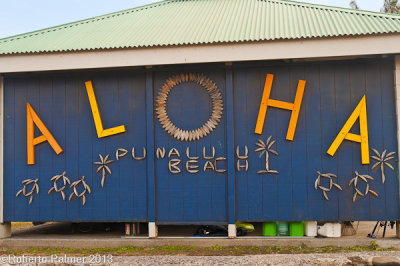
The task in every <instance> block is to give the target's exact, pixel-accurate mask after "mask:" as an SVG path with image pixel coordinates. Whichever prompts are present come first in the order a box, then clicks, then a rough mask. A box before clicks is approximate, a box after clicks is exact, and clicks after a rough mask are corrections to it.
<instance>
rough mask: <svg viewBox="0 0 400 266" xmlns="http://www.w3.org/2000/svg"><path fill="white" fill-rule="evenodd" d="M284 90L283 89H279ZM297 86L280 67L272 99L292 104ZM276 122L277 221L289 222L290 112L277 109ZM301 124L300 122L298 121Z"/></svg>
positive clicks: (291, 201)
mask: <svg viewBox="0 0 400 266" xmlns="http://www.w3.org/2000/svg"><path fill="white" fill-rule="evenodd" d="M281 88H285V89H281ZM296 89H297V86H293V85H291V83H290V72H289V71H286V70H285V69H284V68H282V67H280V68H278V69H277V71H276V72H275V79H274V83H273V85H272V90H274V91H276V95H274V96H273V97H274V98H273V99H276V100H279V101H285V102H289V103H290V102H294V97H295V95H296ZM275 111H276V114H277V121H276V130H277V134H276V137H275V139H276V149H277V152H278V153H279V156H278V165H277V170H278V171H279V176H278V177H277V178H278V198H277V201H278V219H277V220H282V221H284V220H291V218H292V212H293V190H292V182H293V176H292V166H293V160H292V142H291V141H288V140H286V134H287V130H288V126H289V120H290V115H291V113H290V111H286V110H282V109H277V110H275ZM299 123H301V121H299Z"/></svg>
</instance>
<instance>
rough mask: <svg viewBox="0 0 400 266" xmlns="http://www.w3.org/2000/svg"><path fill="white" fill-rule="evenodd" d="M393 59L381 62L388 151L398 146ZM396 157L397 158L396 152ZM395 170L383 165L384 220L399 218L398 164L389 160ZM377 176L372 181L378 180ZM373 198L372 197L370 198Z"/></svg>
mask: <svg viewBox="0 0 400 266" xmlns="http://www.w3.org/2000/svg"><path fill="white" fill-rule="evenodd" d="M392 70H393V61H387V62H383V63H382V64H381V73H382V74H381V88H382V124H383V128H382V135H383V136H384V138H383V144H384V147H385V149H388V151H396V148H397V146H398V143H397V141H398V140H397V138H396V134H395V132H396V105H395V100H394V99H395V95H394V91H393V88H394V86H395V85H394V78H393V72H392ZM396 155H397V158H399V157H398V156H399V155H398V154H396ZM389 163H390V164H391V165H392V166H393V167H394V168H395V170H394V171H392V170H391V169H390V168H389V167H385V175H386V182H385V191H386V204H385V205H386V215H385V218H386V220H387V221H388V220H390V221H393V220H398V219H399V213H400V210H399V209H400V208H399V197H398V195H399V175H398V171H399V170H398V166H397V165H396V163H395V162H394V161H390V162H389ZM378 180H379V178H376V179H375V180H374V181H377V182H378ZM371 200H374V199H371Z"/></svg>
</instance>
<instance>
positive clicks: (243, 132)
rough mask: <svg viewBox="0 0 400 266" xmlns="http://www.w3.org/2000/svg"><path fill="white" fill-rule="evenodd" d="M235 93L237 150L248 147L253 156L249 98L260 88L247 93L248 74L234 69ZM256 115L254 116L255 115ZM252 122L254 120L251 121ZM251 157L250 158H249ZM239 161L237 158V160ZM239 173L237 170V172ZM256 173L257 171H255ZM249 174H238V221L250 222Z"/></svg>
mask: <svg viewBox="0 0 400 266" xmlns="http://www.w3.org/2000/svg"><path fill="white" fill-rule="evenodd" d="M233 78H234V81H233V92H234V97H233V100H234V108H235V109H234V127H235V149H236V147H237V146H240V150H241V152H242V154H241V155H243V153H244V146H245V145H247V147H248V149H249V155H252V153H253V151H254V147H253V144H250V143H249V142H248V137H247V136H248V134H249V132H252V131H249V126H250V127H252V126H253V125H252V124H250V125H249V122H248V121H249V119H251V114H249V113H248V111H247V96H251V95H253V94H256V95H258V93H255V92H254V90H255V89H258V88H248V89H249V90H251V91H248V92H247V93H246V89H245V88H246V85H245V82H246V72H245V70H244V69H243V68H234V69H233ZM254 100H255V99H254ZM253 115H254V114H253ZM250 121H252V120H250ZM228 145H229V144H228ZM249 157H250V156H249ZM236 160H237V158H236ZM248 161H249V171H252V170H250V169H251V167H252V166H253V165H252V163H251V162H250V158H249V160H248ZM236 171H237V170H236ZM253 171H255V170H253ZM248 173H249V172H246V171H245V170H244V169H242V170H241V171H238V172H236V178H235V180H236V186H235V191H236V193H235V205H236V219H237V220H238V221H247V220H248V207H247V202H248V200H247V178H248V175H249V174H248Z"/></svg>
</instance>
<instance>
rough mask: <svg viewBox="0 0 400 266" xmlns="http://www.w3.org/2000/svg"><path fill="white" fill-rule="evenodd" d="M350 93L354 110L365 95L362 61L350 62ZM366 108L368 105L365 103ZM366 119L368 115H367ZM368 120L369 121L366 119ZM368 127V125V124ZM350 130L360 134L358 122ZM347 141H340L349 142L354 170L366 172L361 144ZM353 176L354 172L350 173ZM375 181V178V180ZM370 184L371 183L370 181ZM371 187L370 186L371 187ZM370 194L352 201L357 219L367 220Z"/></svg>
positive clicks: (360, 186) (361, 183) (366, 167)
mask: <svg viewBox="0 0 400 266" xmlns="http://www.w3.org/2000/svg"><path fill="white" fill-rule="evenodd" d="M350 93H351V105H352V108H353V110H354V108H356V106H357V104H358V103H359V102H360V100H361V99H362V97H363V96H364V95H365V65H364V64H362V63H354V64H351V68H350ZM367 108H368V105H367ZM350 115H351V113H350V114H349V115H348V116H347V118H348V117H349V116H350ZM367 119H368V117H367ZM368 122H369V121H368ZM368 124H369V123H368ZM368 127H370V125H368ZM351 132H353V133H355V134H360V123H358V122H357V123H355V124H354V126H353V128H352V130H351ZM346 142H347V143H342V145H348V144H350V145H351V146H352V147H353V149H352V152H353V167H354V171H358V172H359V173H360V174H367V173H368V168H369V165H363V164H362V162H361V145H360V143H356V142H353V141H346ZM351 176H352V177H354V176H355V174H354V172H353V174H352V175H351ZM375 181H376V180H375ZM371 184H372V183H371ZM357 187H358V189H360V190H361V191H365V189H366V184H365V183H363V182H360V183H359V184H358V185H357ZM371 189H372V187H371ZM370 197H373V196H371V195H368V196H365V197H361V198H358V199H357V200H356V202H355V203H354V215H355V216H356V218H357V220H361V221H362V220H367V219H368V214H369V201H370Z"/></svg>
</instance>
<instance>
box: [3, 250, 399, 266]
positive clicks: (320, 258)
mask: <svg viewBox="0 0 400 266" xmlns="http://www.w3.org/2000/svg"><path fill="white" fill-rule="evenodd" d="M106 256H107V258H105V259H106V260H107V261H106V262H111V263H104V262H105V261H103V263H100V264H92V263H88V261H86V262H84V263H82V262H80V263H77V261H72V260H74V259H82V257H80V256H78V257H70V256H68V257H66V258H68V260H69V261H64V262H63V263H62V261H58V262H57V261H50V257H47V261H46V262H45V263H43V261H42V263H18V262H15V261H14V262H11V263H7V262H5V261H4V260H2V261H1V262H0V264H1V265H21V266H36V265H40V266H53V265H63V266H70V265H81V266H89V265H98V266H100V265H101V266H105V265H111V266H120V265H140V266H145V265H163V266H164V265H212V266H218V265H285V266H291V265H296V266H297V265H307V266H308V265H323V266H333V265H348V266H350V265H357V266H358V265H372V264H371V261H372V258H374V257H383V256H385V257H396V258H398V259H400V251H381V252H353V253H332V254H269V255H246V256H114V257H110V256H108V255H106ZM3 257H4V256H3ZM28 258H29V257H28ZM31 258H32V257H31ZM36 258H37V257H36ZM60 258H62V256H61V255H60V256H59V257H58V259H60ZM90 258H93V257H86V259H90ZM54 262H56V263H54ZM59 262H61V263H59Z"/></svg>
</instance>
